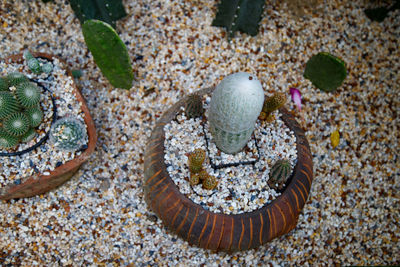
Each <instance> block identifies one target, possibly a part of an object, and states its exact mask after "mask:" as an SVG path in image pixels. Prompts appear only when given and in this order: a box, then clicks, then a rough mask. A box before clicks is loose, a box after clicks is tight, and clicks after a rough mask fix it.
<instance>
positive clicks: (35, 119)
mask: <svg viewBox="0 0 400 267" xmlns="http://www.w3.org/2000/svg"><path fill="white" fill-rule="evenodd" d="M25 114H26V115H27V116H28V118H29V121H30V126H31V127H33V128H35V127H38V126H39V125H40V123H42V120H43V111H42V110H41V109H40V107H39V106H36V107H32V108H30V109H27V110H26V111H25Z"/></svg>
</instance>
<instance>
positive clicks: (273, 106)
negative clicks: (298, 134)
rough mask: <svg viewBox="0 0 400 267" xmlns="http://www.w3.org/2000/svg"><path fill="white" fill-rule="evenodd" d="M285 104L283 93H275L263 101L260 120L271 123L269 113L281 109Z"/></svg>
mask: <svg viewBox="0 0 400 267" xmlns="http://www.w3.org/2000/svg"><path fill="white" fill-rule="evenodd" d="M285 103H286V95H285V94H284V93H280V92H277V93H275V94H273V95H272V96H271V97H268V98H267V99H265V101H264V105H263V108H262V112H261V115H260V118H261V119H266V120H268V121H271V120H272V118H271V116H272V114H271V113H272V112H274V111H275V110H277V109H279V108H281V107H282V106H283V105H284V104H285Z"/></svg>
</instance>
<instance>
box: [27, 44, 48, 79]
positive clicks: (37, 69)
mask: <svg viewBox="0 0 400 267" xmlns="http://www.w3.org/2000/svg"><path fill="white" fill-rule="evenodd" d="M24 58H25V61H26V64H27V65H28V68H29V69H30V70H31V71H32V72H33V73H35V74H41V73H42V72H44V73H47V74H49V73H50V72H52V70H53V64H51V63H50V62H48V63H45V64H42V65H41V64H40V61H39V60H38V59H37V58H35V57H34V56H33V55H32V54H31V52H29V51H28V50H26V51H25V52H24Z"/></svg>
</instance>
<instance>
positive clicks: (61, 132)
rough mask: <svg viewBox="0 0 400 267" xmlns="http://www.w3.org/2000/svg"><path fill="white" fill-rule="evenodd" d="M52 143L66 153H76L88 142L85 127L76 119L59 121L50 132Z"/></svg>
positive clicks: (68, 118) (67, 118) (69, 118)
mask: <svg viewBox="0 0 400 267" xmlns="http://www.w3.org/2000/svg"><path fill="white" fill-rule="evenodd" d="M50 141H51V142H52V143H53V144H54V145H55V146H57V147H58V148H60V149H62V150H65V151H76V150H78V149H79V148H81V147H82V146H83V145H84V144H85V143H86V141H87V132H86V127H85V125H84V124H83V123H82V122H81V121H79V120H78V119H76V118H74V117H64V118H61V119H59V120H57V121H56V122H55V123H54V124H53V125H52V127H51V130H50Z"/></svg>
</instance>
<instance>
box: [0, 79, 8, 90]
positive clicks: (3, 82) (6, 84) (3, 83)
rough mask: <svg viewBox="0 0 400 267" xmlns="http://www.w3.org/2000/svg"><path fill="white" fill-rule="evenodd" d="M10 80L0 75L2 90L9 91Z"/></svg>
mask: <svg viewBox="0 0 400 267" xmlns="http://www.w3.org/2000/svg"><path fill="white" fill-rule="evenodd" d="M8 87H9V86H8V81H7V79H6V78H4V77H0V91H8Z"/></svg>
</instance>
